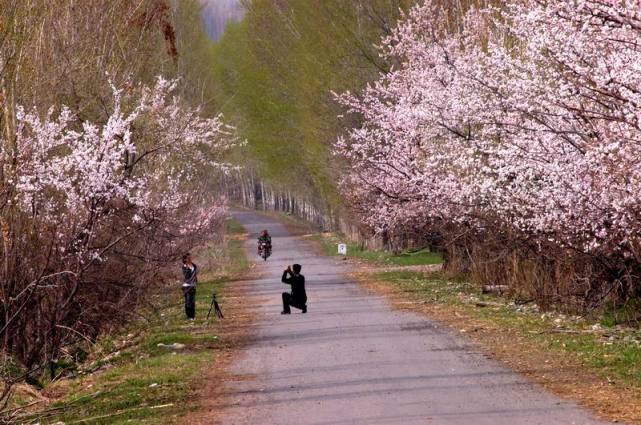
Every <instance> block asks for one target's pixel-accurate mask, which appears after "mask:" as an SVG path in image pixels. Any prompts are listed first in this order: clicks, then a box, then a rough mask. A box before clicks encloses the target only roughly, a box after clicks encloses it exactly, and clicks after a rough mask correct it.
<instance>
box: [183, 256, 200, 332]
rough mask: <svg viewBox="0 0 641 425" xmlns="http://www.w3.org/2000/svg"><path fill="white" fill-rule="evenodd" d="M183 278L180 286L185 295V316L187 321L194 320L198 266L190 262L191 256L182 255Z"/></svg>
mask: <svg viewBox="0 0 641 425" xmlns="http://www.w3.org/2000/svg"><path fill="white" fill-rule="evenodd" d="M182 270H183V276H184V278H185V280H184V283H183V285H182V289H183V293H184V294H185V314H186V315H187V320H194V318H195V317H196V283H198V266H197V265H196V264H194V263H193V261H191V254H190V253H186V254H185V255H183V267H182Z"/></svg>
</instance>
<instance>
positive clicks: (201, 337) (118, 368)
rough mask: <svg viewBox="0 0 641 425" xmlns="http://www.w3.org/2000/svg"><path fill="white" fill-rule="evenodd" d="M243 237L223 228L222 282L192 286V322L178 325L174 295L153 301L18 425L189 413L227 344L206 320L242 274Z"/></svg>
mask: <svg viewBox="0 0 641 425" xmlns="http://www.w3.org/2000/svg"><path fill="white" fill-rule="evenodd" d="M242 232H243V229H242V227H241V226H240V225H239V224H238V223H237V222H235V221H233V220H231V221H229V222H228V223H227V235H228V236H227V237H226V239H225V240H226V243H225V248H224V249H223V250H221V251H220V252H219V254H222V255H223V258H222V259H221V260H220V261H222V263H223V267H222V269H221V270H222V272H223V274H222V275H219V276H218V277H216V278H211V279H209V280H208V281H206V282H201V283H199V285H198V291H197V302H196V306H197V313H196V317H197V319H196V320H195V321H194V322H187V321H186V320H185V317H184V311H183V304H182V294H181V293H180V292H179V291H178V292H177V291H175V288H169V289H168V290H167V291H168V292H166V293H159V294H156V295H154V296H153V297H152V298H151V303H152V304H153V305H154V308H153V309H150V311H149V312H148V313H149V314H148V315H147V318H146V319H144V320H141V321H138V322H136V323H133V324H132V325H130V326H129V327H128V328H127V329H125V330H123V331H121V332H119V333H118V334H117V335H108V336H105V337H103V338H102V339H100V340H99V341H98V342H97V343H96V345H95V347H94V349H93V350H92V353H91V358H93V361H90V362H88V364H87V365H86V366H84V370H85V372H84V373H83V372H81V373H80V374H79V376H78V377H76V378H73V379H63V380H60V381H57V382H54V383H52V384H51V385H49V386H48V387H47V388H45V390H44V391H43V394H44V396H46V397H47V398H48V399H49V400H55V401H53V402H51V403H49V404H48V406H47V408H46V409H44V410H41V411H39V412H36V413H34V414H33V415H32V417H31V418H25V419H26V421H25V423H36V422H39V423H40V424H50V423H55V422H58V421H62V422H64V423H65V424H125V423H145V424H170V423H179V422H181V421H182V419H181V418H182V417H183V416H184V415H185V414H186V413H188V411H190V412H191V411H194V410H196V409H197V408H198V406H197V401H198V397H197V396H196V392H197V389H198V388H199V387H200V386H201V385H202V380H203V379H205V378H204V376H205V375H206V374H205V373H204V372H205V371H206V370H211V368H212V365H216V364H217V355H218V352H219V350H220V349H222V348H223V347H224V346H225V344H226V341H225V336H224V334H221V332H220V331H221V322H219V321H218V320H216V319H214V318H213V315H212V318H211V319H210V320H206V316H207V313H208V310H209V306H210V303H211V295H212V293H214V292H215V293H217V294H219V302H220V304H221V307H222V308H223V311H224V310H225V298H226V297H225V293H226V291H225V285H227V284H228V283H229V282H230V280H231V279H232V277H233V276H234V275H235V274H237V273H240V272H242V271H244V270H246V268H247V267H248V261H247V259H246V258H245V255H244V253H243V250H242ZM205 251H206V250H205ZM196 258H197V257H196ZM221 295H222V296H221ZM214 368H215V366H214Z"/></svg>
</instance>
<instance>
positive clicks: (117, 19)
mask: <svg viewBox="0 0 641 425" xmlns="http://www.w3.org/2000/svg"><path fill="white" fill-rule="evenodd" d="M198 13H199V8H198V4H197V3H196V2H190V1H185V2H180V5H175V4H173V3H170V2H167V1H164V0H143V1H131V0H113V1H109V2H95V1H91V2H85V1H82V2H70V1H63V0H59V1H58V0H54V1H49V0H47V1H45V0H3V1H2V4H1V5H0V28H1V32H0V107H1V110H0V128H1V135H0V229H1V231H2V239H1V241H0V259H1V264H0V347H1V348H2V356H3V357H2V370H1V374H2V378H3V384H4V385H3V389H2V392H1V393H0V402H6V401H7V400H8V398H9V396H10V394H11V389H12V385H13V384H14V383H16V382H19V381H21V380H23V379H31V380H35V381H37V380H39V379H40V378H41V377H42V376H43V375H45V374H46V375H51V376H50V378H54V377H55V376H56V374H57V371H56V365H57V364H58V363H59V362H61V361H62V360H63V359H71V360H76V359H80V358H82V356H83V353H84V349H83V346H82V344H79V343H81V342H87V341H88V342H91V341H93V340H95V338H97V337H98V336H99V335H100V334H101V333H102V332H105V331H107V330H109V329H112V328H113V327H114V326H117V325H119V324H122V323H124V322H125V321H126V320H128V319H130V318H131V316H132V312H133V311H135V307H136V306H137V305H138V304H139V303H140V302H141V301H142V300H144V297H145V295H146V294H147V293H148V292H149V289H150V288H151V287H154V286H157V285H159V284H161V283H163V282H165V281H166V280H167V278H168V277H169V276H170V273H169V272H168V267H169V266H171V267H175V264H174V263H175V261H176V260H177V259H178V258H179V256H180V255H181V254H182V253H183V252H184V251H186V250H188V249H190V248H191V247H193V246H195V245H197V244H199V243H202V242H203V241H208V240H211V239H212V238H215V237H216V235H218V234H219V232H220V224H221V221H222V218H223V216H224V214H225V206H226V202H225V200H224V197H222V196H221V195H220V194H221V193H222V192H221V188H220V184H219V183H220V179H219V177H217V176H219V175H221V173H225V172H228V171H230V170H231V169H234V168H235V167H234V166H233V165H231V164H230V163H229V162H228V160H227V152H229V151H230V150H231V149H232V148H233V147H234V146H235V145H236V144H237V143H236V140H237V139H236V137H235V135H234V130H233V128H231V127H229V126H227V125H226V124H224V123H223V120H222V118H221V117H220V116H219V115H217V114H216V113H215V112H213V109H212V107H211V106H210V105H204V106H202V107H201V106H200V105H201V104H202V103H204V102H201V101H202V98H199V97H198V95H199V94H200V93H202V91H203V90H204V89H203V87H205V86H206V85H207V84H208V83H207V81H206V79H204V77H202V81H200V82H201V83H202V84H199V85H198V86H197V87H196V88H194V86H195V85H196V84H197V82H199V80H197V76H196V73H195V72H192V73H188V72H183V70H184V69H186V68H187V67H188V63H187V62H186V61H188V60H189V55H184V56H182V47H183V46H184V45H185V44H189V43H190V42H192V41H193V42H197V40H198V39H197V37H195V35H197V31H195V30H190V31H187V29H188V28H189V27H190V25H192V24H194V21H193V19H194V17H196V16H198ZM188 19H192V21H191V22H190V21H189V20H188ZM195 22H196V24H199V23H200V21H195ZM201 26H202V25H201ZM196 27H197V28H199V27H198V26H197V25H196ZM201 29H202V28H201ZM207 87H208V86H207Z"/></svg>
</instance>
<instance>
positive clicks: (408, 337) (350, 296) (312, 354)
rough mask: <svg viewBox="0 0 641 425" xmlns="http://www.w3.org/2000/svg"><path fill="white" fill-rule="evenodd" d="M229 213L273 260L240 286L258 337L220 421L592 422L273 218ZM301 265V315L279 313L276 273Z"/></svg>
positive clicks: (235, 375) (234, 374)
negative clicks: (392, 300)
mask: <svg viewBox="0 0 641 425" xmlns="http://www.w3.org/2000/svg"><path fill="white" fill-rule="evenodd" d="M234 215H235V217H236V218H237V219H238V220H239V221H240V222H241V223H242V224H243V225H244V226H245V227H246V228H247V229H248V231H249V232H250V237H249V240H248V242H247V250H248V251H249V255H250V256H251V257H250V258H256V259H258V258H257V257H256V255H255V252H254V249H255V246H254V238H253V236H254V235H255V234H257V232H258V231H260V230H261V229H263V228H268V229H270V232H271V233H272V235H273V243H274V255H273V257H271V258H270V259H269V260H268V261H267V262H266V263H261V264H260V265H258V266H257V267H258V268H261V269H263V270H262V271H263V272H264V273H263V274H262V275H263V276H266V277H265V278H263V279H259V280H255V281H253V282H250V283H249V285H250V286H249V290H250V291H251V292H252V293H254V295H255V296H256V297H257V300H258V305H259V307H257V311H256V314H257V324H256V326H257V328H256V333H255V336H254V338H253V340H252V341H251V343H250V344H249V345H248V347H247V348H246V349H245V350H243V352H242V353H241V355H240V356H239V358H237V359H235V361H234V363H233V365H232V367H231V371H230V373H229V374H228V376H227V381H228V382H227V384H226V388H225V394H224V400H225V405H226V408H225V409H224V411H223V412H222V415H221V416H220V418H221V422H222V423H223V424H278V425H285V424H318V425H339V424H488V425H489V424H546V425H547V424H563V425H568V424H599V423H605V422H600V421H598V420H597V419H595V418H594V417H592V416H591V415H590V414H589V413H587V412H586V411H584V410H582V409H580V408H578V407H577V406H576V405H574V404H573V403H569V402H567V401H564V400H561V399H559V398H557V397H555V396H553V395H551V394H548V393H547V392H545V391H544V390H543V389H541V388H540V387H537V386H535V385H533V384H531V383H529V382H528V381H527V380H526V379H525V378H523V377H521V376H520V375H518V374H516V373H514V372H512V371H510V370H508V369H506V368H505V367H503V366H500V365H499V364H498V363H496V362H494V361H492V360H489V359H487V358H486V357H485V356H483V355H482V354H480V352H479V351H477V350H476V349H475V347H473V346H471V345H470V342H469V341H466V340H464V339H461V338H460V337H459V336H457V335H454V334H452V333H451V331H450V330H448V329H447V328H445V327H443V326H440V325H438V324H436V323H434V322H431V321H429V320H427V319H425V318H423V317H421V316H419V315H416V314H413V313H408V312H400V311H394V310H392V308H391V306H390V304H389V303H388V302H387V301H386V300H385V299H383V298H381V297H378V296H375V295H371V294H369V293H367V292H366V291H365V290H364V289H362V288H360V287H359V286H358V285H357V284H356V283H353V282H350V281H349V280H348V279H347V278H346V277H345V275H346V273H347V272H348V271H349V270H347V268H346V266H345V265H344V264H341V262H340V261H337V260H335V259H333V258H330V257H324V256H319V255H318V254H316V253H315V250H314V249H313V247H312V246H311V245H309V243H308V242H307V241H305V240H304V239H303V238H300V237H297V236H292V235H291V234H290V233H289V232H288V231H287V229H286V227H285V226H283V225H281V224H280V223H278V222H276V221H275V220H274V219H272V218H267V217H264V216H260V215H257V214H254V213H250V212H238V213H235V214H234ZM293 262H299V263H301V264H302V265H303V274H304V275H305V276H306V279H307V291H308V296H309V298H310V303H309V312H308V314H306V315H303V314H300V313H299V312H298V311H294V313H293V314H292V315H291V316H281V315H280V314H279V313H280V310H281V305H280V293H281V292H282V291H283V290H284V289H285V285H283V284H281V283H280V274H281V272H282V270H283V268H284V267H285V266H286V265H287V264H291V263H293Z"/></svg>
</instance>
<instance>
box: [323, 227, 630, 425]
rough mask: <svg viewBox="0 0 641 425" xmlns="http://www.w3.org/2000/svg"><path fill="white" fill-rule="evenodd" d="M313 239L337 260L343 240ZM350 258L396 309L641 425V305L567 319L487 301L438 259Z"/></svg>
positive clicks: (355, 253)
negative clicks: (444, 327) (438, 325)
mask: <svg viewBox="0 0 641 425" xmlns="http://www.w3.org/2000/svg"><path fill="white" fill-rule="evenodd" d="M312 239H313V240H314V241H316V242H317V243H318V244H319V246H320V247H321V248H322V250H323V251H324V252H325V253H326V254H328V255H334V256H337V255H338V253H337V244H338V243H341V242H343V240H344V238H342V237H341V236H340V235H336V234H329V233H322V234H315V235H313V236H312ZM347 252H348V255H347V260H348V261H352V262H354V264H355V267H354V270H355V271H354V274H353V275H354V277H355V278H356V279H357V280H358V281H359V282H361V284H363V285H364V286H365V287H366V288H368V289H369V290H372V291H374V292H376V293H381V294H384V295H386V296H388V298H389V299H390V300H391V302H392V303H393V304H394V305H395V307H397V308H399V309H402V310H409V311H414V312H417V313H419V314H424V315H426V316H427V317H430V318H432V319H435V320H437V321H439V322H441V323H443V324H446V325H449V326H452V327H453V328H454V329H455V331H456V332H458V333H460V334H461V335H463V336H464V337H466V338H470V339H471V340H472V341H475V342H476V343H478V344H480V346H481V347H482V348H483V350H484V351H485V352H487V353H488V354H490V355H491V356H492V357H494V358H496V359H497V360H500V361H502V362H505V363H506V364H508V365H509V366H510V367H512V368H514V369H515V370H517V371H519V372H521V373H523V374H525V375H526V376H528V377H529V378H530V379H532V380H534V381H536V382H538V383H540V384H542V385H544V386H546V387H547V388H549V389H550V390H552V391H554V392H556V393H557V394H559V395H561V396H564V397H570V398H573V399H575V400H578V401H580V402H581V403H584V404H585V405H587V406H589V407H591V408H593V409H594V410H596V411H597V412H600V413H601V414H603V415H604V416H605V417H608V418H611V419H618V420H626V421H631V422H633V423H637V422H639V421H641V408H640V407H639V406H638V402H637V400H638V397H639V396H641V330H639V322H638V320H639V309H638V306H637V305H636V304H634V303H630V304H628V305H625V306H624V307H620V306H618V307H615V306H614V305H605V306H603V307H602V308H600V309H598V310H594V311H592V312H590V313H589V314H584V315H577V314H567V313H564V312H560V311H551V310H549V309H547V310H546V309H543V308H541V307H540V306H539V305H537V304H536V303H535V302H534V301H533V300H519V299H516V300H515V299H514V297H511V296H508V295H507V294H505V295H503V294H497V293H484V292H483V291H482V290H481V287H480V286H479V285H478V284H477V283H474V282H472V281H471V280H469V279H466V278H461V277H453V276H450V275H448V274H447V273H446V272H444V271H443V270H442V267H439V265H441V264H442V258H441V256H440V254H438V253H432V252H429V251H426V250H420V251H416V252H402V253H399V254H393V253H390V252H385V251H371V250H367V249H363V248H361V247H359V246H355V245H353V244H348V251H347ZM420 266H425V268H426V269H427V270H424V269H422V268H421V267H420Z"/></svg>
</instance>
